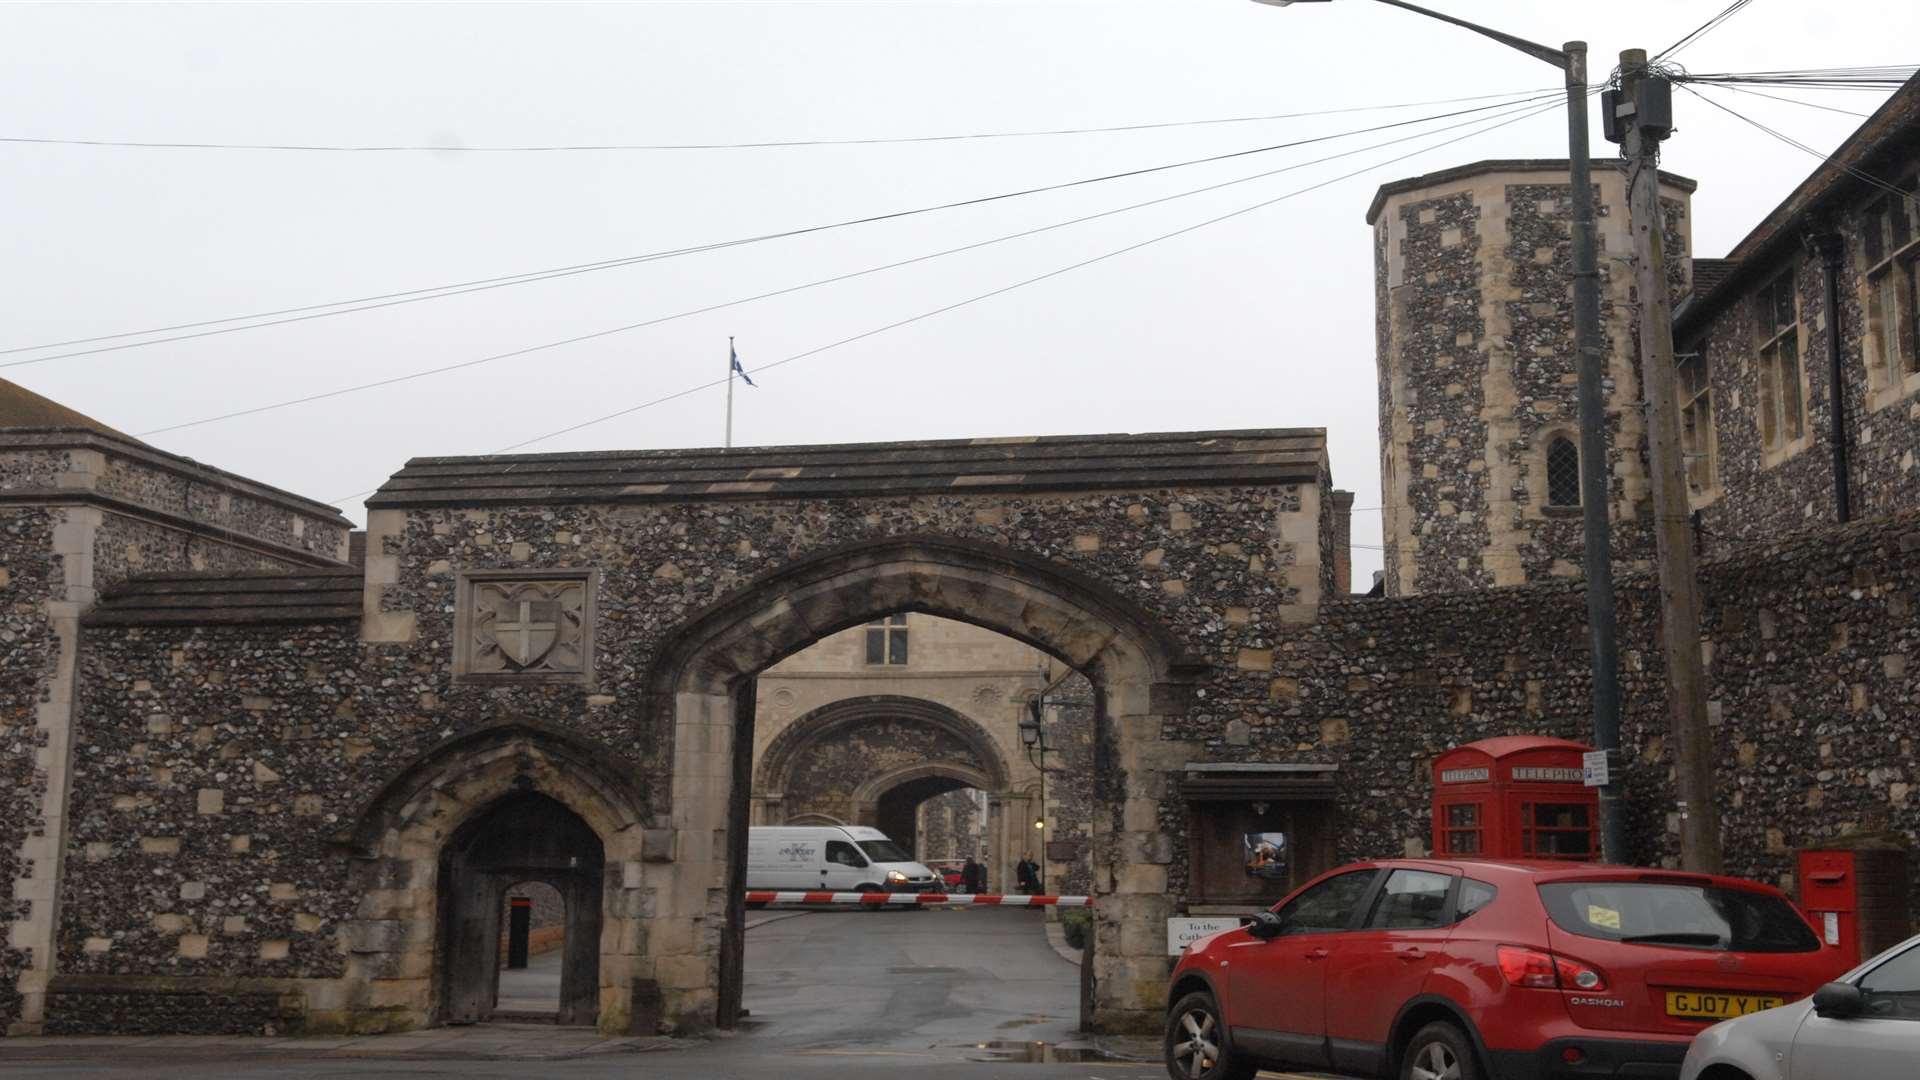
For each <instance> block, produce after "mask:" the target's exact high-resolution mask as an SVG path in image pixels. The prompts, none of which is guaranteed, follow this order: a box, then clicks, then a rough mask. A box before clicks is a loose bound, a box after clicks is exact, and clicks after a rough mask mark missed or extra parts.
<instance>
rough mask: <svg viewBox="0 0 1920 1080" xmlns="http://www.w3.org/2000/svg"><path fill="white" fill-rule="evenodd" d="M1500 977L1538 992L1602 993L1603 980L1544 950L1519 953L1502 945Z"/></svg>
mask: <svg viewBox="0 0 1920 1080" xmlns="http://www.w3.org/2000/svg"><path fill="white" fill-rule="evenodd" d="M1498 956H1499V958H1500V974H1502V975H1505V976H1506V977H1507V981H1508V982H1509V983H1512V984H1513V985H1515V986H1531V987H1536V988H1539V989H1542V990H1585V991H1588V992H1594V991H1599V990H1605V989H1606V988H1607V980H1606V978H1605V976H1603V975H1601V974H1600V972H1598V971H1596V970H1595V969H1593V968H1590V967H1588V966H1587V965H1585V964H1582V963H1580V962H1579V961H1577V960H1569V959H1567V958H1566V957H1564V956H1556V955H1554V954H1553V953H1550V952H1547V951H1546V950H1545V949H1523V948H1520V947H1519V946H1517V945H1502V946H1500V948H1499V949H1498Z"/></svg>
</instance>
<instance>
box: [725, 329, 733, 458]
mask: <svg viewBox="0 0 1920 1080" xmlns="http://www.w3.org/2000/svg"><path fill="white" fill-rule="evenodd" d="M726 449H728V450H731V449H733V335H731V334H729V335H727V445H726Z"/></svg>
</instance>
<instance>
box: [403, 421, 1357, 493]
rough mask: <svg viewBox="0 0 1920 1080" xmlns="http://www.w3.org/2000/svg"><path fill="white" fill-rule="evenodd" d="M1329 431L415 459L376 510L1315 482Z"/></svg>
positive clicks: (1320, 477)
mask: <svg viewBox="0 0 1920 1080" xmlns="http://www.w3.org/2000/svg"><path fill="white" fill-rule="evenodd" d="M1327 469H1328V463H1327V446H1326V429H1324V428H1281V429H1249V430H1236V431H1198V432H1156V433H1143V434H1113V435H1047V436H1027V437H1017V438H982V439H942V440H928V441H917V442H886V443H838V444H816V445H802V446H771V447H736V448H733V449H717V448H709V449H680V450H645V451H596V452H590V453H559V454H521V455H489V456H479V457H437V458H414V459H412V460H410V461H408V462H407V463H406V465H405V467H403V468H402V469H401V470H400V471H399V472H398V473H396V474H394V475H393V476H392V477H391V478H389V479H388V481H387V482H386V483H385V484H383V485H381V488H380V490H379V492H378V493H376V494H375V495H374V496H373V497H372V498H371V499H369V500H367V506H368V507H369V509H373V510H380V509H406V508H424V507H448V506H481V505H534V504H546V505H556V504H573V503H600V502H662V501H664V502H680V501H698V500H706V499H728V500H770V499H796V498H804V499H820V498H845V497H886V496H902V495H925V494H956V495H982V494H1008V493H1014V494H1018V493H1024V492H1040V491H1094V490H1101V491H1117V490H1134V491H1144V490H1158V489H1167V488H1172V489H1179V488H1200V487H1225V486H1236V485H1244V486H1253V487H1263V486H1272V485H1278V484H1317V483H1319V482H1321V481H1322V480H1323V479H1324V478H1325V476H1326V475H1327Z"/></svg>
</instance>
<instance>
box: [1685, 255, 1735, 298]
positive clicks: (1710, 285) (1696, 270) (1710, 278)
mask: <svg viewBox="0 0 1920 1080" xmlns="http://www.w3.org/2000/svg"><path fill="white" fill-rule="evenodd" d="M1739 265H1740V264H1739V263H1737V262H1734V261H1733V260H1732V259H1695V260H1693V295H1695V296H1705V295H1706V294H1708V293H1710V292H1712V291H1713V290H1714V289H1715V288H1717V287H1718V286H1719V284H1720V283H1721V282H1723V281H1725V280H1727V278H1728V276H1730V275H1731V274H1732V273H1733V268H1734V267H1736V266H1739Z"/></svg>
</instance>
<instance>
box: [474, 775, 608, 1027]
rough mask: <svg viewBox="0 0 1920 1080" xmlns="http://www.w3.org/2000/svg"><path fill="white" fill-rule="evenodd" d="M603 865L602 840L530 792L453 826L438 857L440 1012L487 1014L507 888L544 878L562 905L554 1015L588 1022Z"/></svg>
mask: <svg viewBox="0 0 1920 1080" xmlns="http://www.w3.org/2000/svg"><path fill="white" fill-rule="evenodd" d="M605 863H606V857H605V851H604V849H603V847H602V845H601V842H600V838H599V836H597V835H595V833H594V831H593V829H592V828H590V827H589V826H588V825H587V823H586V822H584V821H582V820H581V819H580V817H579V816H578V815H577V814H575V813H574V812H573V811H571V810H569V809H567V808H566V807H565V806H564V805H562V804H561V803H559V802H557V801H556V800H554V799H551V798H548V797H547V796H545V795H541V794H538V793H536V792H532V791H527V792H522V793H519V794H515V795H510V796H508V797H506V798H504V799H501V800H500V801H499V802H498V803H495V804H494V805H493V806H492V807H491V808H489V809H488V810H486V811H485V812H484V813H482V814H480V815H478V816H477V817H476V818H475V819H474V820H473V821H471V822H468V823H467V824H466V825H465V826H463V827H462V828H461V829H460V830H459V831H458V832H457V833H455V834H454V837H453V839H452V840H451V841H450V842H449V843H448V844H447V847H446V851H445V852H444V854H443V855H442V858H441V905H440V909H441V927H442V930H441V942H442V946H441V951H440V961H441V962H440V972H441V999H440V1000H441V1002H442V1009H441V1019H442V1020H443V1021H444V1022H446V1023H449V1024H476V1023H484V1022H485V1021H487V1020H490V1019H492V1018H493V1015H494V1009H495V1004H496V1002H497V1001H498V997H499V977H500V941H501V919H500V911H501V907H502V906H503V903H504V899H505V896H506V891H507V889H508V887H509V886H511V885H513V884H515V883H517V882H522V881H541V882H545V883H547V884H549V885H552V886H553V887H554V888H555V889H557V890H559V892H560V895H561V897H562V898H563V900H564V901H565V904H566V937H565V943H564V945H563V950H564V952H563V955H562V958H561V967H560V1002H559V1009H558V1012H557V1013H556V1015H555V1022H556V1023H559V1024H563V1025H584V1024H592V1023H593V1022H594V1020H595V1014H596V1013H597V1011H598V1004H599V989H600V915H601V903H600V897H601V890H602V889H603V887H604V868H605Z"/></svg>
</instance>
